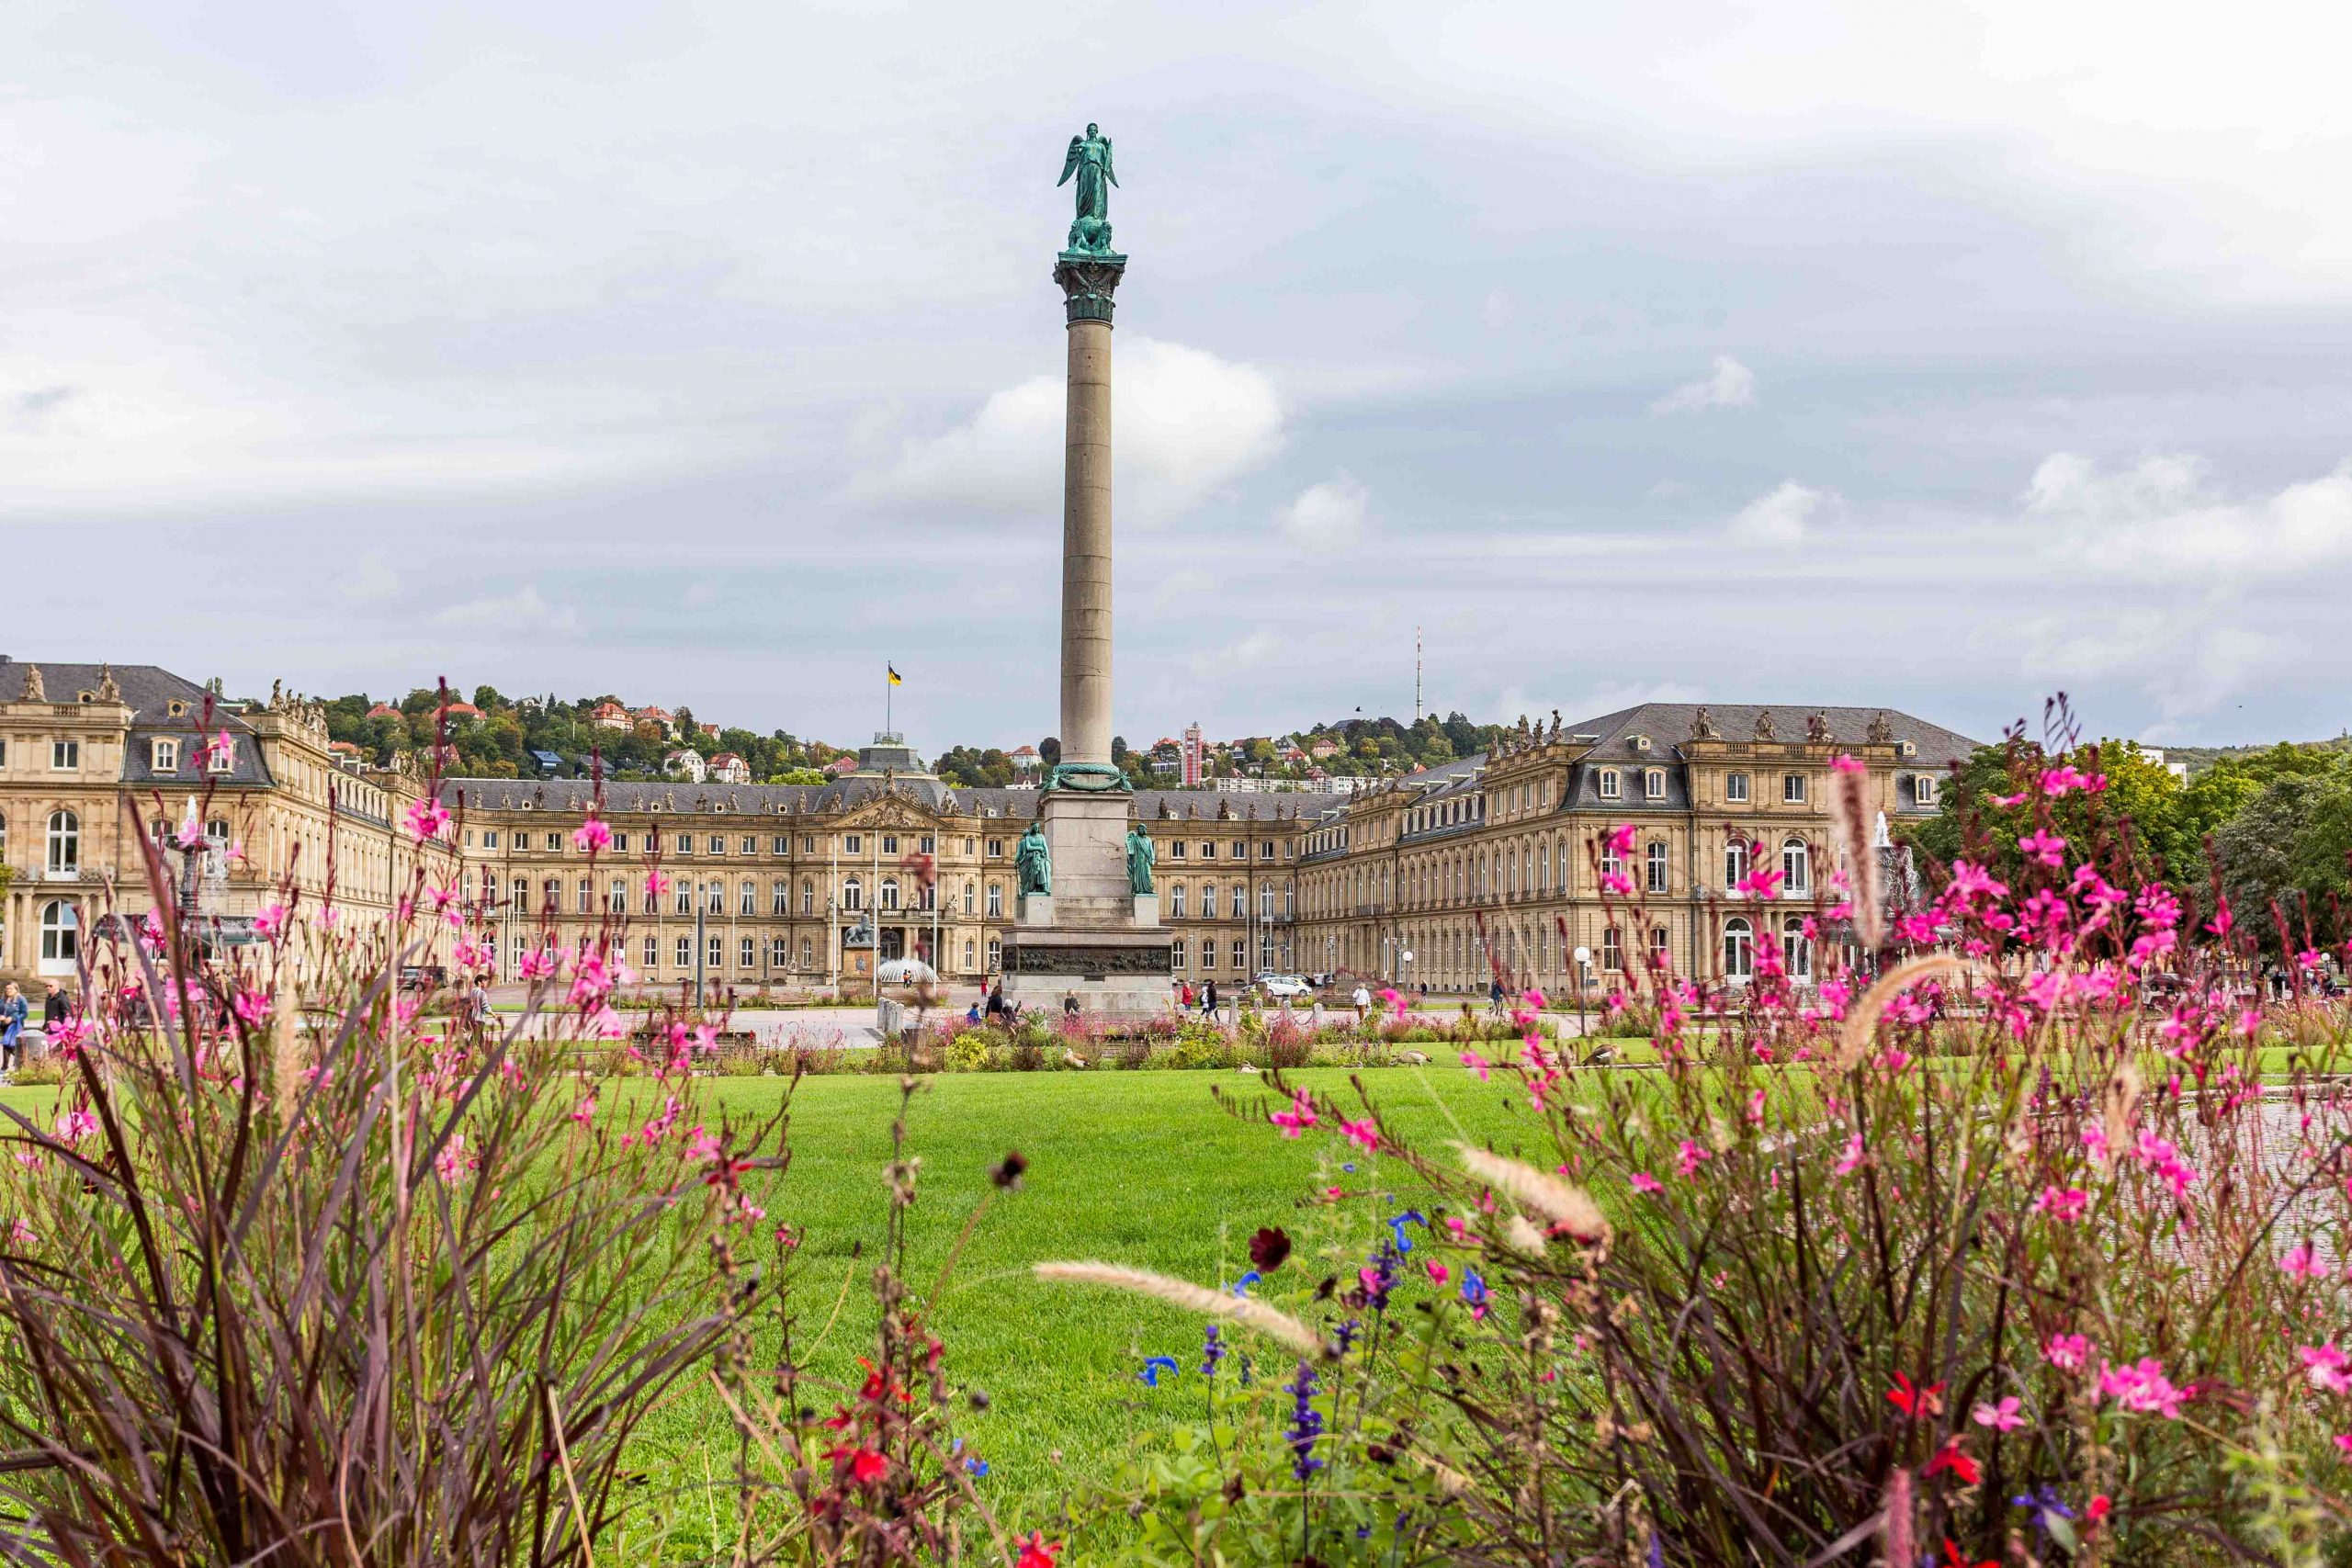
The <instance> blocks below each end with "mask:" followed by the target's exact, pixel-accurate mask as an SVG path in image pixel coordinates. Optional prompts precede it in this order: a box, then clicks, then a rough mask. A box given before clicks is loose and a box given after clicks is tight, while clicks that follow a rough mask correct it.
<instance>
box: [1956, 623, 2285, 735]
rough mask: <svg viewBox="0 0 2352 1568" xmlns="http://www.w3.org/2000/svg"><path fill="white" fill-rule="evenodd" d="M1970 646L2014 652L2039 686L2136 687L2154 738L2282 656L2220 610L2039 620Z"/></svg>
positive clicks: (2000, 628) (2263, 636) (2281, 648)
mask: <svg viewBox="0 0 2352 1568" xmlns="http://www.w3.org/2000/svg"><path fill="white" fill-rule="evenodd" d="M1971 641H1972V642H1973V644H1974V645H1975V646H1976V647H1978V648H1980V649H1985V650H1987V651H1997V652H2014V654H2015V656H2016V658H2017V665H2018V674H2019V675H2021V676H2023V677H2024V678H2026V679H2027V680H2029V681H2030V682H2035V683H2037V684H2041V685H2045V686H2050V687H2053V688H2059V689H2075V688H2079V687H2080V686H2082V685H2084V684H2086V683H2089V682H2122V683H2126V684H2130V685H2133V686H2137V687H2138V688H2140V689H2141V690H2142V691H2143V692H2145V693H2146V694H2148V696H2149V697H2150V698H2151V699H2153V700H2154V704H2155V706H2156V711H2157V713H2158V715H2159V716H2160V718H2159V723H2158V726H2157V727H2152V728H2150V729H2149V731H2148V733H2150V734H2151V735H2154V734H2156V733H2157V732H2158V729H2159V728H2163V727H2166V726H2171V725H2174V724H2176V723H2177V721H2179V720H2181V719H2184V718H2189V717H2194V716H2199V715H2201V714H2206V713H2210V712H2211V711H2212V710H2213V709H2214V708H2217V707H2219V706H2220V705H2222V703H2223V702H2224V701H2226V700H2228V699H2229V698H2230V697H2233V696H2235V695H2237V694H2240V693H2242V692H2245V691H2247V690H2249V689H2250V688H2252V687H2253V686H2254V685H2255V684H2256V683H2257V682H2260V681H2262V680H2263V679H2264V678H2265V677H2267V676H2269V675H2271V674H2273V673H2275V672H2276V671H2278V670H2279V669H2280V668H2281V667H2282V665H2283V663H2284V662H2285V654H2286V648H2285V645H2284V644H2283V643H2281V642H2280V641H2279V639H2278V638H2277V637H2272V636H2270V635H2269V634H2267V633H2266V632H2260V631H2256V630H2254V629H2252V628H2250V627H2247V626H2242V625H2239V624H2238V622H2237V620H2236V618H2235V617H2234V616H2233V615H2232V614H2231V613H2230V612H2229V611H2228V609H2227V608H2226V607H2224V606H2216V607H2213V608H2211V609H2208V610H2203V611H2183V610H2181V609H2179V608H2177V607H2164V608H2154V607H2135V608H2128V609H2123V610H2120V611H2115V612H2111V613H2109V614H2107V615H2102V616H2100V617H2099V618H2098V620H2097V621H2095V622H2086V621H2084V620H2082V619H2080V618H2076V617H2072V616H2055V615H2051V616H2041V617H2036V618H2033V619H2028V620H2023V621H2009V622H2007V623H2003V624H1999V625H1996V626H1988V627H1987V628H1985V631H1984V632H1983V633H1981V634H1979V635H1978V636H1976V637H1973V638H1972V639H1971Z"/></svg>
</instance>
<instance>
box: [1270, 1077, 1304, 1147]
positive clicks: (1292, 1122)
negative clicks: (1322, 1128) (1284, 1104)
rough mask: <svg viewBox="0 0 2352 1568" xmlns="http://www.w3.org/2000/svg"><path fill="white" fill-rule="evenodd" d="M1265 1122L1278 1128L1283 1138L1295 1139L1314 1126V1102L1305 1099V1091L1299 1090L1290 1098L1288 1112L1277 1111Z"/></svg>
mask: <svg viewBox="0 0 2352 1568" xmlns="http://www.w3.org/2000/svg"><path fill="white" fill-rule="evenodd" d="M1266 1120H1267V1121H1269V1122H1272V1123H1273V1124H1274V1125H1275V1126H1277V1127H1280V1128H1281V1129H1282V1130H1283V1137H1285V1138H1295V1137H1297V1136H1298V1135H1299V1134H1301V1133H1304V1132H1306V1129H1308V1128H1309V1127H1312V1126H1314V1125H1315V1121H1316V1118H1315V1102H1314V1101H1313V1100H1309V1099H1308V1098H1307V1096H1306V1090H1305V1089H1300V1090H1299V1091H1298V1092H1297V1093H1295V1094H1294V1095H1293V1096H1291V1101H1290V1109H1289V1110H1287V1111H1275V1112H1273V1113H1272V1115H1270V1116H1268V1117H1267V1118H1266Z"/></svg>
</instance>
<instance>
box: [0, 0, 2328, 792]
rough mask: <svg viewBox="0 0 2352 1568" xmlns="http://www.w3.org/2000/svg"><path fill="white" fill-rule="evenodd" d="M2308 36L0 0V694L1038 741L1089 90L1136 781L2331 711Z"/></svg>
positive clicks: (764, 8)
mask: <svg viewBox="0 0 2352 1568" xmlns="http://www.w3.org/2000/svg"><path fill="white" fill-rule="evenodd" d="M1571 11H1575V12H1582V13H1588V14H1593V15H1605V14H1608V13H1615V15H1614V16H1613V17H1611V18H1610V19H1609V20H1607V21H1592V22H1580V21H1577V20H1574V19H1569V17H1568V13H1570V12H1571ZM2346 15H2347V14H2346V12H2345V11H2344V10H2343V9H2342V8H2341V7H2329V6H2313V5H2312V4H2310V3H2309V0H2295V3H2293V4H2286V3H2274V0H2241V3H2240V4H2236V5H2233V6H2230V7H2229V8H2228V9H2227V12H2226V15H2225V16H2222V15H2219V14H2216V13H2213V12H2212V11H2211V10H2210V9H2209V8H2206V7H2195V6H2163V5H2158V6H2150V5H2148V4H2146V3H2145V0H2134V3H2132V4H2130V5H2122V4H2103V3H2086V0H2076V3H2074V4H2069V5H2066V6H2050V5H2047V4H2046V3H2036V4H2026V3H2018V4H2008V3H2001V4H1992V5H1985V4H1976V5H1961V6H1947V7H1941V8H1936V7H1928V6H1887V5H1885V4H1883V0H1878V3H1871V0H1858V3H1856V4H1852V5H1829V4H1800V3H1798V0H1783V3H1781V4H1775V5H1728V4H1723V5H1705V4H1684V5H1676V6H1606V7H1596V6H1586V7H1567V6H1559V5H1557V4H1549V5H1528V6H1453V5H1446V6H1430V5H1427V4H1421V3H1415V4H1397V5H1393V6H1392V5H1383V4H1366V5H1351V6H1297V7H1292V8H1290V9H1289V10H1288V11H1287V13H1286V14H1285V15H1283V16H1281V17H1273V16H1270V15H1268V14H1266V13H1265V12H1264V11H1263V10H1262V9H1261V8H1259V7H1246V6H1230V7H1228V6H1202V5H1199V4H1190V5H1182V6H1152V5H1143V4H1133V3H1129V4H1122V5H1118V6H1072V5H1067V4H1063V5H1050V6H1047V5H1031V6H1023V5H989V6H971V5H949V4H935V5H920V6H897V7H894V6H884V5H877V4H875V3H872V0H858V3H856V4H841V5H837V6H822V5H809V4H788V5H776V4H753V3H751V0H742V3H739V4H704V5H672V6H655V5H635V4H624V3H620V0H564V3H563V4H555V3H552V0H550V3H548V4H545V5H524V4H515V3H505V4H493V3H487V0H466V3H464V4H439V3H436V0H401V3H399V4H391V3H390V0H376V3H372V4H367V5H355V4H346V5H341V6H338V5H334V4H330V3H326V0H249V3H244V4H235V3H230V0H213V3H209V4H208V3H201V0H187V3H183V4H176V5H164V4H148V5H128V4H108V3H106V0H14V3H13V4H11V5H10V6H8V20H7V22H6V24H5V26H4V27H0V38H5V39H6V45H7V47H6V50H5V51H0V221H4V222H5V232H6V242H5V243H0V299H5V302H6V303H5V313H0V321H5V322H6V330H5V332H0V507H5V516H6V521H7V524H8V531H9V537H8V540H7V544H8V549H7V551H6V558H5V560H6V573H7V576H8V578H9V581H8V582H7V585H6V586H7V589H8V594H7V602H8V604H9V607H10V609H9V614H8V615H7V617H6V628H5V630H0V650H5V651H6V652H9V653H11V654H13V655H14V656H15V657H17V658H18V659H26V658H38V657H42V656H48V657H51V658H57V659H86V660H96V659H100V658H107V657H111V658H113V659H116V660H124V661H146V662H154V663H161V664H164V665H168V666H170V667H172V668H175V669H177V670H179V671H184V672H185V673H187V674H189V675H193V676H198V677H203V676H209V675H215V674H218V675H220V676H222V677H224V678H225V679H226V680H227V682H228V683H229V685H230V687H231V689H232V691H233V690H245V691H252V690H260V689H266V686H267V684H268V682H270V681H271V680H272V679H275V678H283V679H284V680H286V681H287V682H288V684H289V685H290V686H294V687H297V688H300V689H304V690H310V691H315V692H319V693H322V694H339V693H343V692H346V691H353V690H359V689H365V690H368V691H370V692H373V693H377V694H382V693H384V692H387V691H398V690H403V689H405V688H407V687H408V686H410V685H412V684H415V683H419V682H429V681H430V680H431V679H432V678H433V677H434V676H435V675H441V674H446V675H447V676H448V677H449V678H450V679H451V680H452V681H453V682H455V683H457V684H458V685H459V686H461V687H462V688H465V689H467V690H470V689H471V687H472V686H473V685H475V684H476V683H478V682H491V683H492V684H495V685H497V686H499V687H500V688H501V689H503V690H505V691H508V692H510V693H511V692H518V691H529V690H541V691H545V690H554V691H556V692H559V693H561V694H567V695H569V694H582V693H594V692H600V691H604V690H607V689H610V690H614V691H617V692H619V693H620V694H622V695H624V696H625V697H627V698H628V699H630V700H632V701H642V702H661V703H663V704H665V705H678V704H681V703H684V704H686V705H690V706H692V707H693V708H694V709H695V711H696V713H697V714H699V715H701V716H705V717H714V718H724V719H725V720H727V721H729V722H737V723H743V724H747V725H749V726H751V727H752V728H759V729H763V730H764V729H769V728H777V727H783V728H790V729H792V730H793V731H795V732H796V733H799V734H806V735H817V736H822V737H825V738H827V739H832V740H835V741H836V742H854V741H855V740H856V739H860V738H861V737H862V736H863V734H864V733H865V732H867V731H870V730H871V729H873V728H877V727H878V725H879V723H880V720H881V714H880V711H879V710H880V707H881V682H880V671H881V668H882V665H883V661H884V660H886V659H888V660H894V661H895V662H896V663H897V665H898V667H899V670H900V671H901V672H903V673H904V675H905V677H906V685H905V686H904V688H903V689H902V690H901V691H900V692H899V725H900V728H903V729H905V730H907V731H908V732H909V735H910V739H912V740H913V741H914V742H915V743H916V744H917V745H919V746H922V747H924V748H925V749H930V750H935V749H937V748H938V747H941V746H944V745H945V744H948V743H950V742H954V741H976V742H995V743H1001V744H1005V745H1011V744H1012V743H1014V742H1016V741H1019V740H1023V739H1035V738H1036V737H1037V736H1039V735H1041V734H1043V733H1046V732H1047V731H1049V730H1050V729H1051V728H1053V726H1054V704H1055V700H1056V697H1055V694H1056V690H1057V686H1056V679H1055V671H1054V660H1055V656H1056V652H1055V650H1056V629H1057V628H1056V613H1057V612H1056V605H1057V571H1058V543H1059V482H1060V456H1059V443H1060V434H1061V420H1062V415H1061V389H1060V379H1059V378H1060V373H1061V355H1062V353H1063V331H1062V324H1061V306H1060V299H1059V295H1058V291H1057V289H1056V288H1054V286H1053V284H1052V283H1051V281H1050V279H1049V276H1048V275H1049V272H1050V268H1051V265H1052V254H1053V253H1054V251H1056V250H1057V248H1058V247H1059V245H1060V244H1061V243H1062V238H1063V231H1064V230H1065V229H1066V227H1067V226H1068V224H1069V213H1070V203H1069V191H1068V190H1066V189H1065V190H1057V189H1056V188H1055V186H1054V181H1055V178H1056V176H1057V175H1058V174H1059V173H1060V167H1061V159H1062V153H1063V151H1064V148H1065V147H1066V145H1067V142H1068V140H1069V136H1070V135H1071V134H1072V133H1073V132H1075V131H1077V130H1079V129H1080V127H1081V126H1082V125H1083V124H1084V122H1085V121H1086V120H1088V119H1089V118H1092V119H1097V120H1100V121H1101V122H1102V124H1103V128H1104V130H1106V131H1107V132H1108V133H1109V134H1110V135H1111V136H1112V137H1113V139H1114V143H1115V146H1116V149H1117V167H1118V173H1119V177H1120V178H1121V180H1122V181H1123V184H1122V185H1121V186H1120V187H1119V188H1118V189H1117V190H1115V191H1114V192H1113V193H1112V202H1111V218H1112V220H1113V222H1114V225H1115V227H1116V231H1117V243H1118V245H1119V248H1120V249H1122V250H1124V251H1125V252H1127V253H1128V254H1130V256H1131V257H1132V260H1131V263H1130V265H1129V269H1128V278H1127V281H1126V283H1125V285H1124V286H1123V288H1122V289H1121V292H1120V299H1119V313H1118V329H1117V340H1116V355H1117V366H1116V371H1115V384H1116V389H1117V428H1116V442H1117V450H1118V464H1119V467H1118V485H1119V492H1118V502H1117V504H1118V515H1119V541H1118V548H1119V563H1118V572H1119V578H1118V593H1119V600H1118V616H1119V619H1118V660H1119V662H1118V695H1117V712H1116V721H1117V725H1118V728H1120V729H1121V730H1122V731H1123V732H1124V733H1125V734H1126V735H1127V736H1128V737H1129V738H1130V739H1136V740H1137V741H1139V742H1148V740H1150V739H1154V738H1157V737H1158V736H1159V735H1162V734H1173V733H1175V732H1176V731H1177V730H1178V729H1179V728H1181V727H1182V724H1184V723H1185V722H1186V721H1188V720H1190V719H1193V718H1199V719H1200V720H1202V721H1203V722H1204V724H1205V725H1206V726H1207V728H1208V729H1209V731H1210V733H1211V734H1212V735H1213V736H1222V735H1229V734H1238V733H1253V732H1260V731H1264V730H1267V729H1270V728H1279V727H1286V726H1290V725H1296V724H1302V723H1305V722H1307V721H1309V720H1312V719H1316V718H1327V717H1334V716H1343V715H1346V714H1348V713H1350V712H1351V711H1352V710H1353V709H1354V708H1356V707H1357V706H1359V705H1361V706H1362V707H1363V710H1364V712H1365V713H1367V714H1377V713H1397V714H1409V712H1410V710H1411V706H1412V701H1413V686H1412V682H1413V636H1414V628H1415V626H1421V627H1423V628H1424V637H1425V639H1426V645H1427V660H1428V675H1427V694H1428V703H1429V705H1430V707H1432V708H1434V709H1436V710H1438V711H1439V712H1441V713H1442V712H1443V711H1445V710H1446V709H1449V708H1460V709H1463V710H1464V711H1466V712H1469V713H1470V714H1472V715H1474V716H1478V717H1481V718H1487V717H1508V716H1512V715H1515V714H1517V713H1519V712H1521V711H1522V710H1524V711H1544V710H1548V709H1550V708H1552V707H1554V706H1557V707H1560V708H1562V709H1563V710H1564V711H1565V712H1566V715H1567V716H1568V717H1570V718H1572V719H1573V718H1576V717H1577V716H1585V715H1590V714H1597V713H1600V712H1603V711H1606V710H1608V709H1609V708H1611V707H1614V706H1618V705H1623V704H1624V703H1626V702H1629V701H1634V700H1640V699H1642V698H1645V697H1657V698H1696V699H1713V700H1718V701H1723V702H1737V701H1775V702H1792V703H1815V702H1819V703H1825V704H1885V705H1894V706H1900V707H1904V708H1906V709H1909V710H1911V711H1913V712H1916V713H1917V714H1919V715H1921V716H1926V717H1928V718H1931V719H1934V720H1936V721H1939V722H1940V723H1944V724H1947V725H1950V726H1952V727H1953V728H1959V729H1962V730H1963V731H1966V732H1969V733H1973V734H1975V735H1978V736H1981V737H1987V738H1989V737H1992V736H1994V735H1996V734H1997V733H1998V731H1999V729H2000V728H2001V726H2002V725H2003V724H2004V723H2006V722H2007V721H2008V720H2010V719H2012V718H2014V717H2016V716H2020V715H2024V714H2029V713H2038V711H2039V709H2040V705H2041V698H2042V696H2043V694H2046V693H2048V692H2051V691H2053V690H2059V689H2064V690H2065V691H2067V692H2069V693H2071V694H2073V695H2074V696H2075V700H2076V702H2077V704H2078V705H2079V706H2080V707H2081V708H2082V709H2083V710H2084V711H2085V713H2086V717H2087V720H2088V723H2089V725H2090V727H2091V728H2093V729H2094V730H2096V731H2100V732H2114V733H2126V734H2136V735H2140V736H2143V737H2145V738H2148V739H2154V740H2172V741H2176V742H2187V741H2195V740H2203V741H2237V740H2246V739H2270V738H2276V737H2278V736H2281V735H2286V736H2294V737H2299V738H2307V737H2315V736H2320V735H2331V734H2335V733H2336V732H2337V731H2338V730H2339V729H2341V728H2344V726H2345V725H2346V723H2347V721H2352V711H2348V710H2352V702H2347V700H2346V687H2347V679H2346V678H2347V675H2352V651H2347V637H2346V621H2347V616H2346V613H2345V608H2344V607H2345V605H2346V599H2347V589H2352V468H2347V467H2346V463H2347V459H2352V204H2347V203H2346V201H2344V200H2343V199H2342V196H2343V190H2344V177H2345V169H2346V166H2347V164H2352V95H2347V94H2346V92H2345V90H2344V85H2343V78H2342V73H2343V62H2344V61H2345V60H2346V58H2352V21H2347V20H2346Z"/></svg>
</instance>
